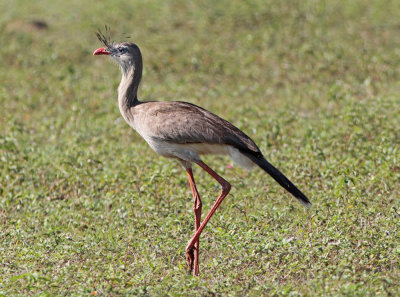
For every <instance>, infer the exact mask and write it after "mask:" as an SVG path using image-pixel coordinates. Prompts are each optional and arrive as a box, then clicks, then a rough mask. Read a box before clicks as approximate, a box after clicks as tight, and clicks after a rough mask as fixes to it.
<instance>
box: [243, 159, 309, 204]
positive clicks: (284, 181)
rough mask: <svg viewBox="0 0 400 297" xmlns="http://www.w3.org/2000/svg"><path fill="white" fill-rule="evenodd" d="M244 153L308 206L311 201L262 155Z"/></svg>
mask: <svg viewBox="0 0 400 297" xmlns="http://www.w3.org/2000/svg"><path fill="white" fill-rule="evenodd" d="M245 155H246V156H247V157H248V158H249V159H250V160H252V161H253V162H254V163H256V164H257V165H258V166H260V167H261V168H262V169H263V170H264V171H265V172H267V173H268V174H269V175H271V176H272V178H273V179H274V180H276V181H277V182H278V183H279V184H280V185H281V186H282V187H284V188H285V189H286V190H287V191H288V192H289V193H290V194H292V195H293V196H294V197H296V198H297V200H299V202H300V203H301V204H303V205H304V206H305V207H307V208H310V206H311V202H310V200H308V198H307V197H306V195H304V194H303V193H302V192H301V191H300V190H299V189H298V188H297V187H296V186H295V185H294V184H293V183H292V182H291V181H290V180H289V179H288V178H287V177H286V176H285V175H283V173H282V172H280V171H279V170H278V169H276V168H275V167H274V166H273V165H272V164H271V163H269V162H268V161H267V160H265V158H264V157H263V156H255V155H252V154H248V153H247V154H246V153H245Z"/></svg>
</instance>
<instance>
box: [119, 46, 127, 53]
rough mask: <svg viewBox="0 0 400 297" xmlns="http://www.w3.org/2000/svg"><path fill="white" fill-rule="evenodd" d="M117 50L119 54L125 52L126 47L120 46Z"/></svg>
mask: <svg viewBox="0 0 400 297" xmlns="http://www.w3.org/2000/svg"><path fill="white" fill-rule="evenodd" d="M118 51H119V53H120V54H125V53H126V47H120V48H119V49H118Z"/></svg>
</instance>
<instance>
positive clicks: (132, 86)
mask: <svg viewBox="0 0 400 297" xmlns="http://www.w3.org/2000/svg"><path fill="white" fill-rule="evenodd" d="M141 78H142V73H141V71H140V69H137V70H136V69H135V67H134V66H131V67H129V68H128V69H122V79H121V82H120V84H119V87H118V103H119V106H120V107H122V108H124V109H129V108H130V107H132V106H134V105H136V104H137V103H138V102H139V100H138V98H137V92H138V88H139V83H140V80H141Z"/></svg>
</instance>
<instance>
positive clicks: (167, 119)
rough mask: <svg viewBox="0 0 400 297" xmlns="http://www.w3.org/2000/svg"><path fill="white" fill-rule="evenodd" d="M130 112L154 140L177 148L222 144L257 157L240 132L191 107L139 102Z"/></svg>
mask: <svg viewBox="0 0 400 297" xmlns="http://www.w3.org/2000/svg"><path fill="white" fill-rule="evenodd" d="M131 112H132V114H133V117H134V118H135V117H138V121H140V122H141V124H142V125H143V124H144V125H145V126H146V132H147V133H148V135H149V136H150V137H152V138H154V139H157V140H162V141H166V142H171V143H179V144H184V143H208V144H226V145H232V146H234V147H236V148H237V149H239V150H241V151H244V152H247V153H251V154H255V155H260V154H261V152H260V149H259V148H258V147H257V145H256V144H255V143H254V141H253V140H251V138H250V137H248V136H247V135H246V134H245V133H243V132H242V131H241V130H239V129H238V128H236V127H235V126H234V125H232V124H231V123H229V122H228V121H226V120H224V119H222V118H220V117H219V116H217V115H215V114H213V113H212V112H209V111H207V110H205V109H203V108H201V107H199V106H197V105H194V104H191V103H187V102H181V101H170V102H165V101H164V102H143V103H142V104H139V105H137V106H135V107H133V108H132V110H131ZM135 121H136V120H135Z"/></svg>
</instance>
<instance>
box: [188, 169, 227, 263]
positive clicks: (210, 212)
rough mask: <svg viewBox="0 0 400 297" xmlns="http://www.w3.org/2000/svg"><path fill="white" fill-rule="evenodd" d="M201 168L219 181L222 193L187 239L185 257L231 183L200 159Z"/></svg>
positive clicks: (191, 251) (191, 249) (192, 248)
mask: <svg viewBox="0 0 400 297" xmlns="http://www.w3.org/2000/svg"><path fill="white" fill-rule="evenodd" d="M197 164H198V165H199V166H200V167H201V168H203V169H204V170H205V171H207V172H208V173H209V174H210V175H211V176H212V177H213V178H214V179H215V180H217V182H219V183H220V185H221V186H222V193H221V195H220V196H219V197H218V199H217V201H215V203H214V205H213V206H212V207H211V210H210V211H209V213H208V214H207V216H206V218H205V219H204V221H203V222H202V223H201V225H200V227H199V228H198V229H197V231H196V233H195V234H194V236H193V237H192V239H191V240H190V241H189V244H188V245H187V247H186V257H188V255H191V254H192V253H193V250H195V249H196V247H195V243H196V242H197V241H198V240H199V238H200V234H201V232H202V231H203V229H204V227H205V226H206V225H207V223H208V221H209V220H210V218H211V216H212V215H213V214H214V212H215V211H216V210H217V208H218V206H219V205H220V204H221V203H222V201H223V200H224V198H225V197H226V195H228V193H229V191H230V189H231V185H230V184H229V183H228V182H227V181H226V180H225V179H223V178H222V177H221V176H219V175H218V174H217V173H216V172H215V171H214V170H212V169H211V168H210V167H208V166H207V165H206V164H205V163H203V162H202V161H200V162H198V163H197Z"/></svg>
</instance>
